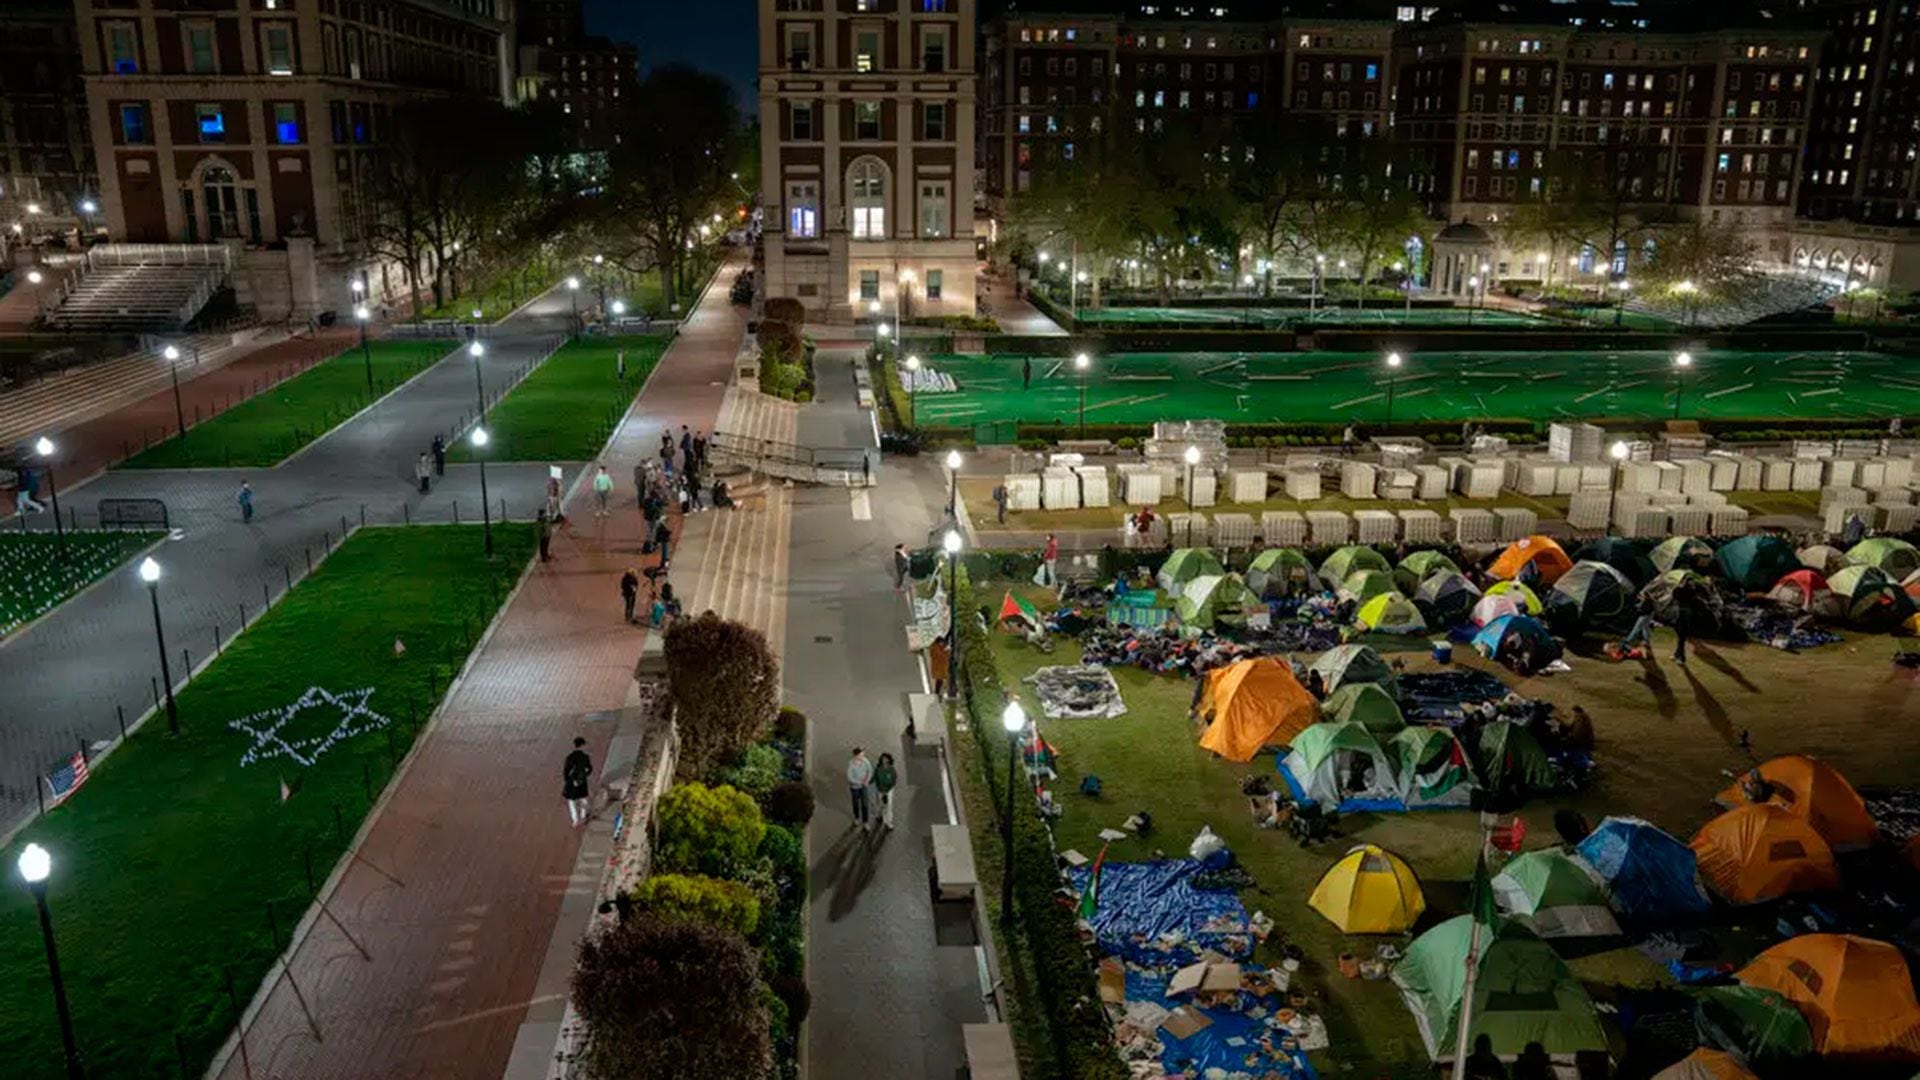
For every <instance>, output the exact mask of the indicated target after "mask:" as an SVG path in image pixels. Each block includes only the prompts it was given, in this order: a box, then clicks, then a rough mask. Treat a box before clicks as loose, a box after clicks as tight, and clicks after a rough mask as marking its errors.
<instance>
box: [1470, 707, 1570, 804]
mask: <svg viewBox="0 0 1920 1080" xmlns="http://www.w3.org/2000/svg"><path fill="white" fill-rule="evenodd" d="M1473 759H1474V764H1476V765H1477V766H1478V767H1479V769H1480V786H1481V787H1484V788H1486V789H1487V790H1488V791H1490V792H1506V791H1511V792H1513V793H1515V794H1521V795H1526V794H1532V793H1534V792H1544V791H1551V790H1553V765H1552V763H1550V762H1549V761H1547V752H1546V751H1545V750H1542V749H1541V748H1540V740H1538V739H1536V738H1534V737H1533V733H1532V732H1530V731H1528V730H1527V729H1526V728H1524V727H1521V726H1520V725H1519V724H1516V723H1514V722H1513V721H1511V720H1495V721H1494V722H1492V723H1490V724H1488V725H1486V726H1485V727H1483V728H1481V729H1480V732H1479V735H1478V736H1477V737H1476V738H1475V740H1474V745H1473Z"/></svg>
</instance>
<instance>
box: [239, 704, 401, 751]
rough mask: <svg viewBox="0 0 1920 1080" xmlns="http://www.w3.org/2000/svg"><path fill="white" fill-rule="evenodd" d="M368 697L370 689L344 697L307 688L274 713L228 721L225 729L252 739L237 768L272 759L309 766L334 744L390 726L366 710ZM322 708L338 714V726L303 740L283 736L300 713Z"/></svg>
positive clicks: (383, 717)
mask: <svg viewBox="0 0 1920 1080" xmlns="http://www.w3.org/2000/svg"><path fill="white" fill-rule="evenodd" d="M372 696H373V687H371V686H369V687H364V688H362V689H359V690H349V691H347V692H346V693H344V694H336V693H334V692H332V691H331V690H324V689H322V688H320V687H318V686H311V687H308V688H307V692H306V693H304V694H302V695H300V697H299V698H298V699H296V700H295V701H293V702H292V703H290V704H288V705H283V706H281V707H280V708H278V709H263V710H262V711H260V712H257V713H254V714H253V715H252V716H245V717H242V718H240V719H238V720H234V721H230V722H229V723H228V724H227V726H228V727H230V728H232V729H233V730H235V731H244V732H246V733H247V734H249V735H251V736H253V745H252V746H251V747H249V748H248V749H247V752H246V753H244V754H242V755H240V765H241V767H242V768H244V767H246V766H248V765H252V764H253V763H255V762H257V761H265V760H266V759H268V758H276V757H288V758H292V759H293V760H294V761H295V762H297V763H299V764H301V765H312V764H313V763H314V762H315V761H317V760H318V759H319V758H320V755H322V754H324V753H326V752H327V751H328V750H331V749H332V748H333V745H334V744H335V743H338V742H341V741H343V740H346V739H351V738H353V737H354V736H356V735H364V734H366V733H367V732H369V731H373V730H376V729H378V728H383V727H386V726H387V725H388V724H391V723H393V721H392V720H391V719H390V718H388V717H386V716H382V715H381V714H379V713H377V712H374V711H373V710H372V709H369V708H367V699H368V698H369V697H372ZM326 707H332V708H334V709H337V710H339V713H340V722H339V723H337V724H335V725H334V728H333V730H332V731H330V732H328V733H327V734H325V735H315V736H312V737H309V738H303V739H302V738H288V737H287V736H286V734H285V732H286V729H287V725H289V724H291V723H293V722H294V720H295V719H296V718H298V717H299V715H300V714H301V713H302V712H304V711H306V710H308V709H318V708H326Z"/></svg>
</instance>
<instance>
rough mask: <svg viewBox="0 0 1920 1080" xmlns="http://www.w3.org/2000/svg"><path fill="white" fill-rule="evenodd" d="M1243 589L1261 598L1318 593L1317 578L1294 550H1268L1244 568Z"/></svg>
mask: <svg viewBox="0 0 1920 1080" xmlns="http://www.w3.org/2000/svg"><path fill="white" fill-rule="evenodd" d="M1247 588H1249V589H1252V590H1253V591H1254V592H1255V593H1256V594H1258V595H1259V596H1261V597H1263V598H1264V597H1270V596H1287V595H1298V594H1300V593H1314V592H1319V591H1320V575H1318V574H1316V573H1314V572H1313V564H1312V563H1311V562H1308V561H1307V557H1306V555H1305V554H1304V553H1302V552H1301V551H1300V550H1299V549H1297V548H1268V549H1267V550H1265V551H1262V552H1261V553H1260V554H1258V555H1255V556H1254V557H1253V562H1251V563H1249V564H1248V566H1247Z"/></svg>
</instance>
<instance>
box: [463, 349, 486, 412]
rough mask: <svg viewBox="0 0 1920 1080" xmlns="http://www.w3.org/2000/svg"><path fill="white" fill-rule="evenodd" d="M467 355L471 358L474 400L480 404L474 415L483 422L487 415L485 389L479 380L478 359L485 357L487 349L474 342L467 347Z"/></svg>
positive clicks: (484, 385)
mask: <svg viewBox="0 0 1920 1080" xmlns="http://www.w3.org/2000/svg"><path fill="white" fill-rule="evenodd" d="M467 355H468V356H471V357H473V393H474V400H475V401H477V402H479V404H480V411H479V412H478V413H476V414H475V415H477V416H479V417H480V418H481V419H483V420H484V419H486V415H487V387H486V384H485V383H483V382H482V381H481V379H480V358H481V357H483V356H485V355H487V347H486V346H485V345H482V344H480V343H479V342H477V341H476V342H474V343H473V344H471V345H468V346H467Z"/></svg>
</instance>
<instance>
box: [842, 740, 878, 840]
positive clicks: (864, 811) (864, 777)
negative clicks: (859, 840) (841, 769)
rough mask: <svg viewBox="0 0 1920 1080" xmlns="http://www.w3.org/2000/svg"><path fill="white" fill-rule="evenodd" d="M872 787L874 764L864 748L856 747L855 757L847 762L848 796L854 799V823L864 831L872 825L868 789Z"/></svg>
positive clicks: (854, 750) (854, 749)
mask: <svg viewBox="0 0 1920 1080" xmlns="http://www.w3.org/2000/svg"><path fill="white" fill-rule="evenodd" d="M872 786H873V762H871V761H868V760H867V751H866V749H865V748H864V747H859V746H856V747H854V748H853V757H852V758H851V759H849V760H848V761H847V794H848V795H849V796H850V797H851V798H852V799H853V823H854V824H855V825H857V826H859V827H860V828H861V829H862V830H864V829H866V828H867V826H868V825H869V824H870V823H871V813H872V812H871V811H870V810H869V809H868V804H867V789H868V788H870V787H872Z"/></svg>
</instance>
